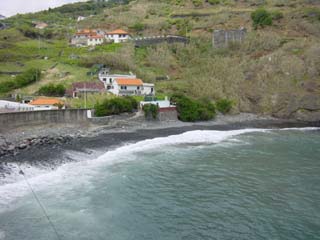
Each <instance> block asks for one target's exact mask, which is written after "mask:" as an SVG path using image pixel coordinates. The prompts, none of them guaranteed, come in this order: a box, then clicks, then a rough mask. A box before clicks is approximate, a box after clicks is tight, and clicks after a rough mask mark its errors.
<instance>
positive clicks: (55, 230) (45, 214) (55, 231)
mask: <svg viewBox="0 0 320 240" xmlns="http://www.w3.org/2000/svg"><path fill="white" fill-rule="evenodd" d="M18 167H19V173H20V174H21V175H22V176H23V178H24V180H25V182H26V183H27V185H28V187H29V188H30V190H31V192H32V195H33V197H34V198H35V200H36V201H37V203H38V204H39V206H40V208H41V210H42V212H43V214H44V216H45V217H46V218H47V219H48V222H49V224H50V226H51V227H52V229H53V232H54V233H55V235H56V236H57V239H58V240H62V238H61V237H60V235H59V233H58V231H57V228H56V227H55V225H54V224H53V222H52V221H51V219H50V217H49V215H48V214H47V212H46V209H45V208H44V206H43V205H42V203H41V201H40V199H39V198H38V196H37V194H36V193H35V191H34V190H33V188H32V186H31V184H30V183H29V181H28V179H27V177H26V175H25V174H24V172H23V171H22V169H21V167H20V165H19V164H18Z"/></svg>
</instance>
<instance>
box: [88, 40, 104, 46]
mask: <svg viewBox="0 0 320 240" xmlns="http://www.w3.org/2000/svg"><path fill="white" fill-rule="evenodd" d="M102 43H103V38H88V41H87V45H88V46H96V45H101V44H102Z"/></svg>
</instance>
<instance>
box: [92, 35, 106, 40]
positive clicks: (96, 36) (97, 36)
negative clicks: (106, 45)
mask: <svg viewBox="0 0 320 240" xmlns="http://www.w3.org/2000/svg"><path fill="white" fill-rule="evenodd" d="M89 38H93V39H99V38H103V36H102V35H91V36H89Z"/></svg>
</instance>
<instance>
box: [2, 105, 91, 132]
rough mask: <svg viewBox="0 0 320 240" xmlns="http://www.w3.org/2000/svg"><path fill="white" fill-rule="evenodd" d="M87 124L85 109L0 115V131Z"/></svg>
mask: <svg viewBox="0 0 320 240" xmlns="http://www.w3.org/2000/svg"><path fill="white" fill-rule="evenodd" d="M56 123H57V124H75V125H76V124H88V123H89V121H88V118H87V110H86V109H67V110H50V111H32V112H13V113H0V131H1V132H4V131H10V129H15V128H19V127H29V126H30V127H32V126H41V125H46V124H56Z"/></svg>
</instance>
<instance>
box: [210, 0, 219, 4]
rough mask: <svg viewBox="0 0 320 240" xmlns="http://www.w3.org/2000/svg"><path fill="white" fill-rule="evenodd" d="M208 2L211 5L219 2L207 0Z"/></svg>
mask: <svg viewBox="0 0 320 240" xmlns="http://www.w3.org/2000/svg"><path fill="white" fill-rule="evenodd" d="M208 3H210V4H211V5H214V4H219V3H220V0H208Z"/></svg>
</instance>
